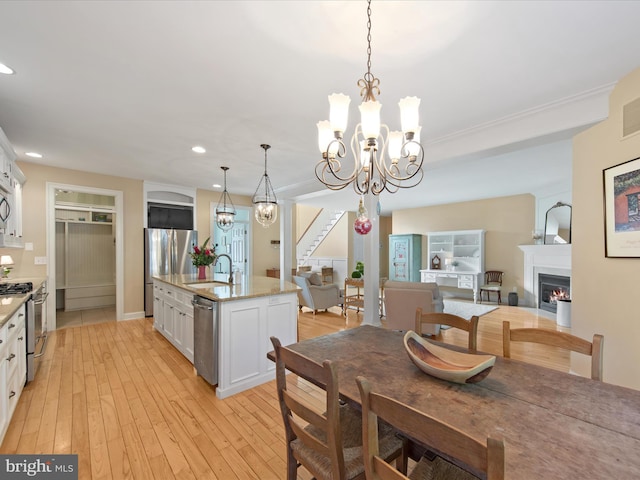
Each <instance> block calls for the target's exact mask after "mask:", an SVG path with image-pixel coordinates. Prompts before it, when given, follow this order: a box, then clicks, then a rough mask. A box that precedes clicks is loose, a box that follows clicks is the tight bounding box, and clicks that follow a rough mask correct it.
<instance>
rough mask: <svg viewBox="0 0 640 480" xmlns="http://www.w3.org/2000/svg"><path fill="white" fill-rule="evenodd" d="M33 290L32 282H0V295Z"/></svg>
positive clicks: (17, 293)
mask: <svg viewBox="0 0 640 480" xmlns="http://www.w3.org/2000/svg"><path fill="white" fill-rule="evenodd" d="M32 290H33V283H31V282H24V283H0V295H19V294H24V293H29V292H30V291H32Z"/></svg>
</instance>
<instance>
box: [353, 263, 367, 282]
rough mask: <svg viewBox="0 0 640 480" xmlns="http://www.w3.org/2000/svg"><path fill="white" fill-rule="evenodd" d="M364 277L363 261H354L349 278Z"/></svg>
mask: <svg viewBox="0 0 640 480" xmlns="http://www.w3.org/2000/svg"><path fill="white" fill-rule="evenodd" d="M362 277H364V263H362V262H356V269H355V270H354V271H353V272H351V278H362Z"/></svg>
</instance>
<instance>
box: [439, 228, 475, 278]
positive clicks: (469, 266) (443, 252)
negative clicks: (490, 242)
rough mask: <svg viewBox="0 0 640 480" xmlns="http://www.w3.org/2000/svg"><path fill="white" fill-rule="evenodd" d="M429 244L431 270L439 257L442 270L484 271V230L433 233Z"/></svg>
mask: <svg viewBox="0 0 640 480" xmlns="http://www.w3.org/2000/svg"><path fill="white" fill-rule="evenodd" d="M427 244H428V250H429V254H428V261H429V265H428V267H429V268H431V266H432V265H433V258H434V257H435V256H436V255H437V256H438V258H439V260H440V269H441V270H460V271H471V272H483V271H484V230H458V231H451V232H431V233H429V234H428V241H427ZM455 262H457V264H458V265H457V266H454V265H453V264H454V263H455Z"/></svg>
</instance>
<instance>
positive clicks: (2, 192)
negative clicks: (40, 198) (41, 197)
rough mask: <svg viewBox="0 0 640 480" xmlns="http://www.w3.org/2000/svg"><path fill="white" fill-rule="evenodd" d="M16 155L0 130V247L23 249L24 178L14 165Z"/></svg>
mask: <svg viewBox="0 0 640 480" xmlns="http://www.w3.org/2000/svg"><path fill="white" fill-rule="evenodd" d="M15 160H16V153H15V151H14V150H13V147H12V146H11V144H10V143H9V140H8V139H7V137H6V136H5V134H4V132H3V131H2V129H0V247H6V248H23V247H24V241H23V239H22V186H23V185H24V183H25V176H24V174H23V173H22V171H21V170H20V168H18V166H17V165H16V164H15Z"/></svg>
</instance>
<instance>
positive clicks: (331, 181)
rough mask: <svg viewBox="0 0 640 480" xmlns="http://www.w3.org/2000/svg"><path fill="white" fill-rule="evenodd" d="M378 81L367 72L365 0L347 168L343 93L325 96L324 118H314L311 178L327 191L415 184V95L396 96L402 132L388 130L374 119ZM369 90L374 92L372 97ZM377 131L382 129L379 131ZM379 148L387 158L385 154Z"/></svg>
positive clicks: (420, 154)
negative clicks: (361, 65)
mask: <svg viewBox="0 0 640 480" xmlns="http://www.w3.org/2000/svg"><path fill="white" fill-rule="evenodd" d="M379 85H380V80H379V79H378V78H376V77H374V76H373V75H372V74H371V0H368V2H367V72H366V73H365V74H364V78H361V79H360V80H358V86H359V87H360V96H361V97H362V100H363V101H362V104H361V105H360V107H359V108H360V116H361V120H360V123H359V124H358V125H356V129H355V132H354V134H353V137H352V138H351V151H352V153H353V159H352V161H353V166H350V165H351V163H349V164H348V165H343V164H342V161H341V159H344V158H345V157H346V153H347V152H346V150H347V147H346V146H345V144H344V142H343V134H344V132H345V130H346V128H347V118H348V114H349V103H350V102H351V99H350V98H349V97H348V96H347V95H343V94H341V93H334V94H333V95H330V96H329V104H330V113H329V120H328V121H327V120H324V121H321V122H318V124H317V126H318V147H319V149H320V153H321V154H322V160H320V161H319V162H318V163H317V165H316V177H317V178H318V180H320V181H321V182H322V183H323V184H325V185H326V186H327V188H330V189H331V190H341V189H343V188H344V187H346V186H347V185H349V184H350V183H353V188H354V189H355V191H356V192H357V193H359V194H365V193H368V192H371V193H372V194H374V195H378V194H379V193H380V192H382V191H383V190H387V191H388V192H390V193H395V192H397V191H398V189H400V188H411V187H415V186H416V185H418V184H419V183H420V182H421V181H422V177H423V176H424V172H423V170H422V162H423V160H424V149H423V148H422V145H421V144H420V129H421V127H420V126H419V125H418V107H419V106H420V99H419V98H417V97H406V98H403V99H402V100H400V103H399V105H400V118H401V123H402V132H398V131H389V127H387V125H385V124H381V123H380V109H381V108H382V105H381V104H380V103H379V102H378V101H377V100H376V98H375V95H380V88H379ZM374 92H375V95H374ZM381 130H382V133H381ZM385 152H386V154H387V155H388V158H389V160H387V159H386V158H385Z"/></svg>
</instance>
